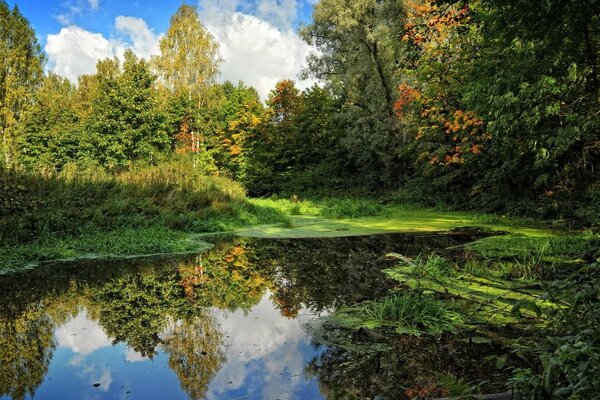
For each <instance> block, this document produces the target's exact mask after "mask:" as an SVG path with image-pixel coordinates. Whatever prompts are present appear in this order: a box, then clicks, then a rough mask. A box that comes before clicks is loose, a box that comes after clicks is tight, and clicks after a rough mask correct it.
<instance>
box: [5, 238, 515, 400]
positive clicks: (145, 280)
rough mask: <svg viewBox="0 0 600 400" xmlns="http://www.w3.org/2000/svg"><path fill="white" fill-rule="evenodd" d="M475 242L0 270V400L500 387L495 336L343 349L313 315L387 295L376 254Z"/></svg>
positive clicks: (265, 249)
mask: <svg viewBox="0 0 600 400" xmlns="http://www.w3.org/2000/svg"><path fill="white" fill-rule="evenodd" d="M475 238H477V234H476V233H472V232H471V233H469V232H463V233H453V234H389V235H375V236H363V237H348V238H328V239H281V240H266V239H244V238H231V237H230V238H215V243H214V247H213V248H212V249H211V250H209V251H206V252H204V253H202V254H198V255H195V256H191V257H184V258H170V259H169V258H163V259H160V260H156V259H153V260H136V261H131V260H129V261H110V262H91V261H89V262H80V263H72V264H65V265H52V266H47V267H43V268H38V269H35V270H32V271H28V272H21V273H15V274H10V275H3V276H0V304H2V306H1V308H0V399H15V400H16V399H31V398H33V399H145V400H147V399H190V398H191V399H200V398H208V399H320V398H322V399H325V398H327V399H334V398H373V397H375V396H379V398H394V399H395V398H403V397H410V396H412V395H413V394H414V393H412V392H411V390H412V389H411V387H414V386H415V385H417V386H418V385H420V386H419V387H423V382H425V383H426V382H427V381H428V380H431V379H432V377H433V376H435V377H439V376H448V377H451V378H448V379H451V380H452V379H453V380H455V381H459V382H463V381H464V382H483V381H485V382H487V384H488V385H489V387H490V388H491V389H495V388H496V387H498V388H501V386H500V385H501V382H503V379H504V377H502V376H499V375H498V372H497V371H495V370H491V369H486V368H482V367H481V362H480V361H481V357H482V354H484V355H489V354H494V352H497V351H499V348H498V346H497V345H496V344H494V343H491V344H490V343H488V344H480V345H473V344H469V345H467V344H465V343H464V342H462V341H460V340H458V339H457V340H454V339H450V340H447V339H444V340H437V339H426V338H403V339H401V340H398V341H397V342H394V343H385V344H380V345H375V346H363V347H361V346H357V348H356V349H349V348H347V347H343V346H342V347H340V346H336V345H333V344H331V342H330V341H328V340H327V339H325V338H326V337H327V335H325V334H324V333H323V326H322V324H321V317H322V316H326V315H327V314H328V313H330V312H332V311H334V310H336V309H337V308H339V307H341V306H344V305H348V304H353V303H356V302H360V301H363V300H367V299H374V298H378V297H381V296H384V295H385V294H386V293H387V292H388V290H389V289H390V288H391V287H392V286H393V282H391V281H389V280H388V278H386V276H385V275H384V274H383V273H381V270H382V269H383V268H386V267H389V266H391V264H393V261H391V260H389V259H386V257H385V254H386V253H388V252H397V253H402V254H405V255H407V256H416V255H418V254H420V253H428V252H431V251H434V250H436V251H443V249H445V248H447V247H449V246H452V245H456V244H460V243H465V242H468V241H471V240H473V239H475ZM361 334H362V333H361V332H357V333H356V334H355V335H356V337H353V338H352V339H353V340H354V339H355V342H357V343H360V341H361V338H360V335H361ZM450 384H453V383H452V382H450V383H448V385H450ZM495 385H496V386H495Z"/></svg>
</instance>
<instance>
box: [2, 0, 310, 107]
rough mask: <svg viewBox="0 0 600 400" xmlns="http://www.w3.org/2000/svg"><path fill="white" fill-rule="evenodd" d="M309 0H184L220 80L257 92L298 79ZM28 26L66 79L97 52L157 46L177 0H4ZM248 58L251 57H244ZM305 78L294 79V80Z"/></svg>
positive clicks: (147, 50) (89, 69) (148, 52)
mask: <svg viewBox="0 0 600 400" xmlns="http://www.w3.org/2000/svg"><path fill="white" fill-rule="evenodd" d="M313 1H314V0H252V1H244V0H200V1H199V2H197V1H195V0H188V1H187V4H191V5H195V6H197V7H198V9H199V12H200V16H201V20H202V22H203V23H204V24H205V26H206V27H207V28H208V29H209V31H211V33H212V34H213V35H214V36H215V37H216V39H217V40H218V41H219V42H220V43H221V55H222V57H223V59H224V63H223V65H222V68H221V71H222V73H221V77H220V80H226V79H228V80H232V81H237V80H243V81H244V82H246V83H247V84H250V85H252V86H255V87H256V88H257V90H258V91H259V93H260V94H261V96H262V97H263V98H265V97H266V95H267V93H268V91H269V90H270V89H271V88H272V87H273V86H274V85H275V83H276V82H277V81H278V80H280V79H284V78H291V79H297V75H298V73H299V72H300V70H301V67H302V65H303V63H304V59H305V57H306V55H307V54H308V52H309V51H311V48H310V47H309V46H308V45H306V43H304V42H302V40H301V39H300V38H299V37H298V35H297V30H298V27H299V26H300V25H301V24H305V23H309V22H310V16H311V14H312V2H313ZM8 3H9V5H11V6H14V5H15V4H16V5H17V6H18V7H19V9H20V10H21V13H22V14H23V15H24V16H25V17H26V18H27V19H28V20H29V21H30V23H31V25H32V26H33V27H34V29H35V31H36V34H37V37H38V40H39V42H40V44H41V45H42V48H43V49H44V50H45V51H46V53H47V56H48V64H47V69H48V70H49V71H53V72H55V73H58V74H59V75H63V76H65V77H67V78H69V79H71V80H72V81H76V80H77V76H79V75H80V74H82V73H93V72H94V66H95V63H96V60H97V59H100V58H105V57H114V56H116V57H120V56H122V53H123V51H124V50H125V49H126V48H132V49H133V50H134V51H135V52H136V53H137V54H138V55H139V56H141V57H150V56H152V55H153V54H156V52H157V51H158V46H157V45H158V41H159V40H160V37H161V35H162V34H163V33H164V32H165V31H166V30H167V28H168V25H169V19H170V16H171V15H172V14H173V13H174V12H175V11H176V10H177V8H178V7H179V6H180V5H181V4H182V1H181V0H146V1H142V0H135V1H130V0H8ZM249 60H250V62H249ZM310 84H312V82H299V86H300V87H305V86H309V85H310Z"/></svg>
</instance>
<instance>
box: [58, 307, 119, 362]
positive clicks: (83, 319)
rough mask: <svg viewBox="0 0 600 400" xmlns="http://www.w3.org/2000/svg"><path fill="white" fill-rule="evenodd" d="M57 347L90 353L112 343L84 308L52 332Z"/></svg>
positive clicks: (84, 353) (78, 352) (79, 352)
mask: <svg viewBox="0 0 600 400" xmlns="http://www.w3.org/2000/svg"><path fill="white" fill-rule="evenodd" d="M54 335H55V336H56V341H57V342H58V347H66V348H69V349H71V351H72V352H74V353H77V354H82V355H86V354H90V353H93V352H94V351H96V350H98V349H101V348H104V347H108V346H111V345H112V341H111V340H110V339H109V338H108V337H107V336H106V334H105V333H104V330H102V328H101V327H100V325H98V322H96V321H93V320H91V319H90V318H89V317H88V315H87V311H86V310H85V309H82V310H81V311H80V313H79V314H78V315H77V316H76V317H75V318H72V319H70V320H68V321H67V322H65V323H64V324H63V325H61V326H60V327H58V328H57V329H56V331H55V333H54Z"/></svg>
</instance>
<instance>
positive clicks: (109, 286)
mask: <svg viewBox="0 0 600 400" xmlns="http://www.w3.org/2000/svg"><path fill="white" fill-rule="evenodd" d="M182 294H183V292H182V290H181V287H180V286H179V285H178V279H177V276H176V273H174V272H173V271H170V272H166V273H146V274H135V275H126V276H122V277H119V278H116V279H112V280H109V281H108V282H106V283H105V284H104V285H102V286H101V287H99V288H98V289H97V290H95V291H94V293H93V294H92V296H93V299H94V302H95V303H97V304H98V307H99V308H100V309H101V312H100V320H99V322H100V325H101V326H102V327H103V328H104V331H105V332H106V334H107V335H108V336H111V337H112V338H113V339H114V342H115V343H116V342H126V343H127V344H128V345H129V346H131V347H132V348H133V349H134V350H135V351H138V352H140V353H141V354H142V355H144V356H148V357H152V356H153V355H154V354H155V352H156V346H157V345H158V344H159V343H160V342H161V339H160V333H161V332H162V331H163V330H164V329H165V327H166V322H167V319H166V318H167V316H168V315H170V314H173V313H174V312H176V311H177V309H178V308H179V307H181V306H183V305H185V300H184V299H183V295H182Z"/></svg>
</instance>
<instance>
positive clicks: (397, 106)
mask: <svg viewBox="0 0 600 400" xmlns="http://www.w3.org/2000/svg"><path fill="white" fill-rule="evenodd" d="M420 99H421V92H420V91H419V89H416V88H414V87H412V86H409V85H407V84H405V83H403V84H401V85H400V86H399V87H398V100H396V102H395V103H394V112H395V113H396V115H398V117H401V116H402V113H403V110H404V108H405V107H406V106H407V105H408V104H410V103H412V102H414V101H416V100H420Z"/></svg>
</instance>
